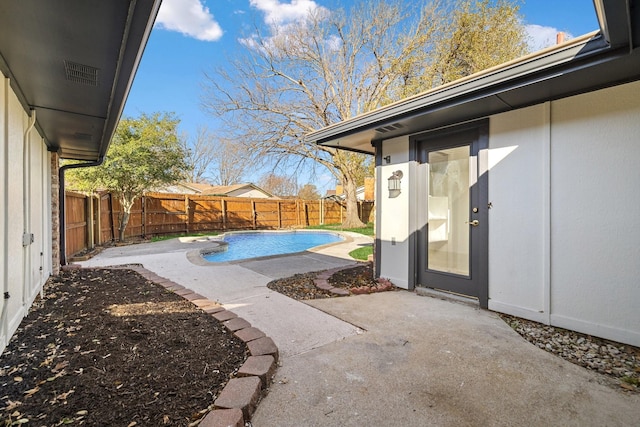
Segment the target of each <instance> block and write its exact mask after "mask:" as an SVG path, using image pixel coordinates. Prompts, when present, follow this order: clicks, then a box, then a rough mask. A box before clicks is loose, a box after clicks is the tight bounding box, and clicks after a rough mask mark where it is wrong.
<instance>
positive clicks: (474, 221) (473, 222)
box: [465, 219, 480, 227]
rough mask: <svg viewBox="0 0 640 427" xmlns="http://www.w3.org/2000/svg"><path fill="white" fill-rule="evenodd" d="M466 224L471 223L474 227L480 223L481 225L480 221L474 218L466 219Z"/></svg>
mask: <svg viewBox="0 0 640 427" xmlns="http://www.w3.org/2000/svg"><path fill="white" fill-rule="evenodd" d="M465 224H469V225H470V226H472V227H477V226H478V225H480V221H478V220H477V219H474V220H473V221H465Z"/></svg>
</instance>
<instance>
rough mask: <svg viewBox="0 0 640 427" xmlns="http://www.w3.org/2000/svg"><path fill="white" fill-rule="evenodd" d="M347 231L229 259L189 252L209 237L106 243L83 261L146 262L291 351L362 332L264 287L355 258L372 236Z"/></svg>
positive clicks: (286, 352) (91, 263)
mask: <svg viewBox="0 0 640 427" xmlns="http://www.w3.org/2000/svg"><path fill="white" fill-rule="evenodd" d="M343 234H344V235H346V236H348V237H349V239H348V240H347V241H346V242H340V243H336V244H331V245H325V246H323V247H321V248H320V249H319V250H317V251H315V250H314V251H306V252H302V253H297V254H292V255H281V256H276V257H267V258H258V259H250V260H246V261H234V262H229V263H207V262H198V263H194V262H192V261H190V259H189V258H193V256H194V253H197V252H199V251H200V250H202V249H206V248H207V247H209V246H210V243H209V242H206V241H205V242H202V241H193V242H181V241H180V240H179V239H171V240H165V241H161V242H154V243H142V244H137V245H129V246H118V247H112V248H107V249H105V250H104V251H102V252H101V253H99V254H98V255H96V256H95V257H93V258H92V259H90V260H87V261H83V262H80V263H79V264H80V265H81V266H83V267H103V266H113V265H123V264H142V265H143V266H144V267H145V268H146V269H148V270H150V271H152V272H154V273H156V274H157V275H159V276H162V277H166V278H167V279H169V280H171V281H173V282H176V283H178V284H180V285H182V286H184V287H185V288H188V289H191V290H193V291H194V292H196V293H198V294H200V295H202V296H204V297H206V298H208V299H210V300H213V301H217V302H218V303H220V304H222V305H223V306H224V307H225V308H226V309H227V310H232V311H233V312H234V313H236V314H237V315H238V316H240V317H242V318H244V319H246V320H247V321H248V322H249V323H251V325H253V326H254V327H256V328H258V329H260V330H262V331H263V332H264V333H266V334H267V336H269V337H271V338H272V339H273V340H274V342H275V343H276V345H277V346H278V349H279V351H280V354H281V356H283V357H288V356H293V355H297V354H302V353H305V352H308V351H310V350H312V349H314V348H317V347H321V346H324V345H326V344H328V343H331V342H335V341H338V340H342V339H344V338H345V337H349V336H352V335H356V334H359V333H361V330H360V329H359V328H358V327H356V326H354V325H352V324H350V323H347V322H344V321H342V320H340V319H338V318H336V317H333V316H329V315H327V314H326V313H323V312H322V311H319V310H317V309H315V308H313V307H311V306H309V305H307V304H304V303H301V302H299V301H295V300H293V299H291V298H289V297H286V296H284V295H282V294H280V293H278V292H274V291H271V290H270V289H268V288H267V287H266V285H267V283H269V282H270V281H272V280H275V279H279V278H284V277H290V276H293V275H294V274H297V273H307V272H312V271H323V270H328V269H331V268H336V267H343V266H349V265H353V264H355V263H356V261H354V260H353V259H352V258H351V257H350V256H349V252H351V251H352V250H353V249H356V248H358V247H361V246H363V245H369V244H371V243H372V239H371V238H370V237H367V236H363V235H361V234H357V233H349V232H344V233H343ZM283 313H286V315H285V316H283V315H282V314H283Z"/></svg>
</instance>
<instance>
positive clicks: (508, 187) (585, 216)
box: [489, 82, 640, 345]
mask: <svg viewBox="0 0 640 427" xmlns="http://www.w3.org/2000/svg"><path fill="white" fill-rule="evenodd" d="M638 93H640V83H638V82H636V83H631V84H627V85H622V86H619V87H614V88H608V89H603V90H600V91H597V92H593V93H589V94H583V95H579V96H574V97H571V98H566V99H563V100H559V101H554V102H551V103H546V104H542V105H537V106H533V107H529V108H525V109H521V110H517V111H512V112H508V113H504V114H500V115H496V116H493V117H491V121H490V138H489V147H490V148H489V166H490V172H489V200H490V202H491V203H492V205H493V207H492V209H491V210H490V211H489V308H490V309H492V310H495V311H499V312H503V313H508V314H513V315H516V316H521V317H524V318H528V319H532V320H536V321H540V322H544V323H550V324H552V325H555V326H560V327H565V328H568V329H572V330H576V331H580V332H584V333H588V334H592V335H596V336H600V337H604V338H609V339H612V340H616V341H621V342H625V343H629V344H633V345H640V310H638V306H637V305H638V301H640V286H639V285H638V284H639V283H640V281H639V279H638V278H639V277H640V262H638V260H639V259H640V243H639V242H640V225H638V224H639V223H638V218H640V201H639V199H638V196H637V194H638V191H637V186H638V184H640V168H638V166H637V159H638V158H640V144H639V143H638V141H640V140H639V139H638V138H639V137H638V135H640V120H639V119H638V118H640V98H639V97H638V96H637V94H638Z"/></svg>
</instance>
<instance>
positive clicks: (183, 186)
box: [154, 182, 275, 198]
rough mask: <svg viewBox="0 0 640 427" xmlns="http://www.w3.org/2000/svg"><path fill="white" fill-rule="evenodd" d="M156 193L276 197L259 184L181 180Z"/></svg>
mask: <svg viewBox="0 0 640 427" xmlns="http://www.w3.org/2000/svg"><path fill="white" fill-rule="evenodd" d="M154 192H156V193H182V194H202V195H216V196H229V197H258V198H274V197H275V196H274V195H273V194H271V193H269V192H268V191H266V190H263V189H262V188H260V187H258V186H257V185H254V184H251V183H246V184H234V185H211V184H200V183H195V182H180V183H177V184H173V185H168V186H166V187H162V188H160V189H156V190H154Z"/></svg>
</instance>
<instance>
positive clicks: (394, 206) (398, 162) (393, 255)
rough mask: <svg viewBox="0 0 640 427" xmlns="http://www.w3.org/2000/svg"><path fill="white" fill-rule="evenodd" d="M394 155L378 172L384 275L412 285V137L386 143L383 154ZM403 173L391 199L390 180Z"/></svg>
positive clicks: (381, 253)
mask: <svg viewBox="0 0 640 427" xmlns="http://www.w3.org/2000/svg"><path fill="white" fill-rule="evenodd" d="M386 156H390V158H391V162H390V163H389V164H387V163H386V162H385V161H383V164H382V165H381V166H378V168H377V170H376V175H377V177H378V180H379V181H378V186H379V188H380V197H377V198H376V204H377V205H378V210H377V212H378V214H379V215H380V216H379V218H378V223H379V233H378V236H376V237H377V239H379V247H378V250H379V251H380V257H381V258H380V259H381V261H380V277H385V278H388V279H390V280H391V281H392V282H393V283H394V284H395V285H396V286H398V287H401V288H405V289H408V287H409V283H410V281H409V265H408V259H409V251H410V250H412V248H410V245H409V235H410V228H409V200H410V191H409V182H410V179H411V177H410V172H409V137H408V136H406V137H400V138H394V139H390V140H387V141H384V143H383V144H382V157H383V158H384V157H386ZM397 170H400V171H402V173H403V179H402V182H401V185H402V190H401V192H400V194H399V195H398V197H394V198H390V197H389V191H388V183H387V180H388V178H389V177H390V176H391V174H392V173H393V172H394V171H397Z"/></svg>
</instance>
